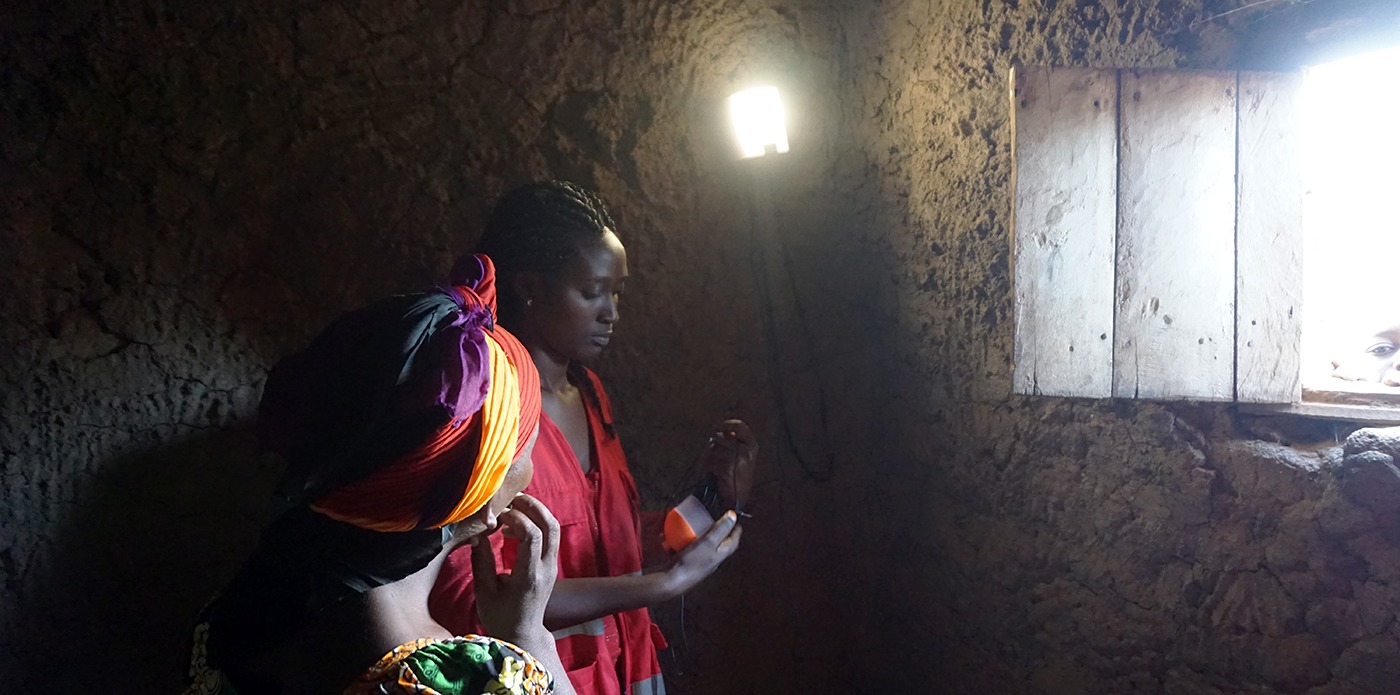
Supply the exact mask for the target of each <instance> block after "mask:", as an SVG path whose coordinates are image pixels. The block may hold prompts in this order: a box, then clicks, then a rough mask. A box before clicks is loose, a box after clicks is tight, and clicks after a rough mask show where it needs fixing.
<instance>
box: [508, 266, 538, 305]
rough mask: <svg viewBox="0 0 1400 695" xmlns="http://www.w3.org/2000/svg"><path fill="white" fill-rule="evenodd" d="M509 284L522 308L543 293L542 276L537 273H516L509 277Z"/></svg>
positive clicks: (533, 301) (531, 303)
mask: <svg viewBox="0 0 1400 695" xmlns="http://www.w3.org/2000/svg"><path fill="white" fill-rule="evenodd" d="M511 284H512V286H513V289H514V290H515V296H517V297H519V298H520V304H521V306H522V308H524V307H528V306H531V305H533V304H534V303H535V302H536V301H538V300H539V298H540V297H541V296H543V295H544V289H545V286H544V278H542V277H540V274H539V273H518V274H516V276H515V277H514V278H511Z"/></svg>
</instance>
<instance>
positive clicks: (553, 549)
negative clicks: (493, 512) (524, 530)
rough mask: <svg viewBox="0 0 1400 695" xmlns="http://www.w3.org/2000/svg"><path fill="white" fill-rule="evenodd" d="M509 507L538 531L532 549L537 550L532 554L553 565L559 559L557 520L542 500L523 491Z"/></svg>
mask: <svg viewBox="0 0 1400 695" xmlns="http://www.w3.org/2000/svg"><path fill="white" fill-rule="evenodd" d="M511 508H512V509H514V510H515V511H518V512H520V513H521V514H522V515H523V516H524V517H525V518H526V519H528V520H529V521H530V523H532V524H533V525H534V526H535V528H537V529H539V531H540V536H539V541H538V546H537V547H536V548H533V549H532V550H537V551H538V554H536V555H534V556H535V557H538V558H539V559H540V560H541V561H543V562H545V563H547V564H548V565H549V566H554V564H555V562H557V561H558V559H559V521H558V520H557V519H555V518H554V514H553V513H551V512H550V511H549V508H548V507H546V506H544V503H543V502H540V501H539V500H537V499H535V498H534V497H531V496H530V495H527V494H524V493H521V494H520V495H517V496H516V498H515V501H514V502H513V503H512V504H511Z"/></svg>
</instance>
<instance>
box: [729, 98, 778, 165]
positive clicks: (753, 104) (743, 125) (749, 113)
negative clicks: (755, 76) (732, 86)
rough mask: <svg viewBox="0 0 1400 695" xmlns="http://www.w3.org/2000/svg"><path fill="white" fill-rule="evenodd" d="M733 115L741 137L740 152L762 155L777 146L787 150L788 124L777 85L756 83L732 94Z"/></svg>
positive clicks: (747, 154) (754, 155)
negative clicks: (785, 121) (750, 87)
mask: <svg viewBox="0 0 1400 695" xmlns="http://www.w3.org/2000/svg"><path fill="white" fill-rule="evenodd" d="M729 117H730V118H731V119H732V120H733V121H734V133H735V134H736V135H737V136H738V137H739V153H740V154H739V156H740V157H741V158H743V159H748V158H750V157H762V156H763V155H765V154H767V153H768V149H769V148H770V147H771V148H773V151H774V152H779V153H781V152H787V151H788V140H787V126H786V125H785V124H784V121H783V102H782V100H781V99H779V98H778V88H777V87H754V88H752V89H745V90H743V91H740V92H735V93H733V94H731V95H730V96H729Z"/></svg>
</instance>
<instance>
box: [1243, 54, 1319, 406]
mask: <svg viewBox="0 0 1400 695" xmlns="http://www.w3.org/2000/svg"><path fill="white" fill-rule="evenodd" d="M1239 79H1240V105H1239V133H1240V137H1239V171H1240V175H1239V182H1238V185H1239V192H1238V194H1237V195H1238V203H1237V206H1236V209H1237V213H1238V219H1237V221H1236V233H1235V238H1236V242H1237V247H1238V249H1237V251H1238V254H1239V263H1238V265H1239V271H1238V273H1237V277H1236V280H1235V282H1236V302H1237V303H1238V309H1237V311H1236V317H1237V318H1236V327H1235V340H1236V345H1235V355H1236V368H1235V398H1236V399H1237V400H1239V401H1244V402H1252V403H1296V402H1298V401H1299V400H1300V399H1301V397H1302V384H1301V374H1302V362H1301V357H1300V346H1301V345H1302V339H1303V331H1302V321H1301V314H1300V307H1301V306H1302V301H1303V297H1302V291H1303V207H1302V206H1303V172H1302V166H1301V162H1300V158H1299V151H1300V148H1299V147H1298V135H1299V132H1298V107H1299V103H1298V98H1299V94H1300V92H1301V89H1302V84H1303V78H1302V75H1301V74H1277V73H1257V72H1254V73H1252V72H1245V73H1240V78H1239Z"/></svg>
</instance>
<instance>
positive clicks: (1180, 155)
mask: <svg viewBox="0 0 1400 695" xmlns="http://www.w3.org/2000/svg"><path fill="white" fill-rule="evenodd" d="M1121 80H1122V82H1121V91H1120V101H1121V104H1120V107H1119V108H1120V110H1121V113H1122V118H1121V121H1120V130H1119V137H1120V139H1119V178H1118V261H1117V271H1118V273H1117V292H1118V312H1117V320H1116V322H1115V326H1116V329H1117V332H1116V334H1115V336H1114V338H1115V339H1114V359H1113V361H1114V368H1113V395H1114V396H1117V397H1123V398H1190V399H1199V400H1231V399H1232V398H1233V397H1234V367H1235V359H1234V357H1235V356H1234V346H1235V336H1234V332H1235V319H1234V316H1235V311H1234V310H1235V301H1234V298H1235V279H1234V278H1235V75H1234V73H1220V72H1210V73H1207V72H1180V71H1170V72H1132V71H1127V70H1125V71H1123V73H1122V75H1121Z"/></svg>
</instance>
